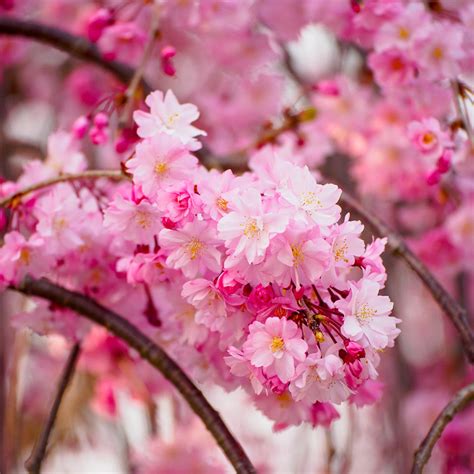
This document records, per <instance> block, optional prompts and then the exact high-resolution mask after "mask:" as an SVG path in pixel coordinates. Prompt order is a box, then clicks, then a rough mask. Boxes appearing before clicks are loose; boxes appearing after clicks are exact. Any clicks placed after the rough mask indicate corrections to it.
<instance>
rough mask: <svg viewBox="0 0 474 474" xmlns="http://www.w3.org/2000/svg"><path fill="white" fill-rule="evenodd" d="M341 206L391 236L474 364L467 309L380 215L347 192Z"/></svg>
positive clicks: (473, 341)
mask: <svg viewBox="0 0 474 474" xmlns="http://www.w3.org/2000/svg"><path fill="white" fill-rule="evenodd" d="M341 203H342V204H343V205H344V206H345V207H346V208H347V209H349V210H351V211H353V212H354V213H355V214H357V215H358V216H359V217H360V218H361V219H362V220H363V221H364V222H365V223H367V224H368V225H369V226H370V227H371V229H372V230H373V231H374V233H375V234H376V235H377V236H378V237H387V240H388V246H389V248H390V249H391V250H392V251H393V253H394V254H395V255H396V256H398V257H400V258H401V259H402V260H404V261H405V262H406V263H407V265H408V266H409V267H410V268H411V269H412V270H413V271H414V272H415V273H416V274H417V275H418V277H419V278H420V280H421V281H422V282H423V284H424V285H425V287H426V288H427V289H428V290H429V292H430V293H431V294H432V296H433V298H434V299H435V300H436V302H437V303H438V305H439V306H440V307H441V309H443V311H444V312H445V313H446V314H447V316H448V317H449V319H451V321H452V323H453V324H454V326H455V327H456V329H457V330H458V332H459V335H460V337H461V342H462V344H463V347H464V351H465V352H466V355H467V357H468V359H469V361H470V362H471V363H474V332H473V330H472V328H471V326H470V324H469V321H468V319H467V313H466V310H465V309H464V308H462V307H461V306H460V305H459V303H458V302H457V301H456V300H455V299H454V298H453V297H452V296H451V295H450V294H449V293H448V292H447V291H446V290H445V289H444V288H443V286H442V285H441V284H440V283H439V282H438V280H437V279H436V278H435V276H434V275H433V274H432V273H431V272H430V271H429V270H428V268H427V267H426V265H425V264H424V263H423V262H421V260H420V259H419V258H418V257H417V256H416V255H415V254H414V253H413V252H412V251H411V250H410V248H409V247H408V246H407V244H406V243H405V242H404V241H403V239H402V238H401V237H400V236H399V235H398V234H396V233H395V232H392V231H391V229H390V228H389V227H388V226H387V225H385V224H384V223H383V222H382V221H381V220H380V219H379V218H378V217H377V216H375V215H374V214H372V213H371V212H370V211H368V210H367V209H365V208H364V207H363V206H362V205H361V204H360V203H359V202H358V201H357V200H356V199H354V198H353V197H352V196H350V195H349V194H347V193H346V192H343V193H342V196H341Z"/></svg>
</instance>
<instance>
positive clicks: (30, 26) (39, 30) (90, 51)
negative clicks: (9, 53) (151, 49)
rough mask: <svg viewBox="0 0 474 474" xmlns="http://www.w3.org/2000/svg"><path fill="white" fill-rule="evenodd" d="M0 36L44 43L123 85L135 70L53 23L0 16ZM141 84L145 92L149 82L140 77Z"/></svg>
mask: <svg viewBox="0 0 474 474" xmlns="http://www.w3.org/2000/svg"><path fill="white" fill-rule="evenodd" d="M0 35H7V36H20V37H23V38H30V39H33V40H35V41H38V42H41V43H45V44H47V45H49V46H52V47H53V48H56V49H59V50H61V51H64V52H65V53H68V54H70V55H71V56H74V57H76V58H77V59H81V60H82V61H87V62H90V63H93V64H95V65H97V66H99V67H101V68H102V69H105V70H106V71H108V72H110V73H111V74H112V75H113V76H115V77H116V78H117V79H118V80H119V81H120V82H122V83H124V84H128V83H129V82H130V81H131V80H132V78H133V75H134V73H135V70H134V69H133V68H131V67H130V66H128V65H126V64H123V63H120V62H118V61H107V60H106V59H105V58H104V57H103V55H102V53H101V52H100V51H99V49H98V48H97V47H96V46H95V45H94V44H93V43H91V42H90V41H88V40H87V39H86V38H83V37H81V36H76V35H73V34H71V33H69V32H67V31H64V30H61V29H60V28H56V27H54V26H50V25H43V24H41V23H36V22H34V21H25V20H20V19H17V18H12V17H3V18H0ZM141 84H142V87H143V91H144V93H145V95H147V94H149V93H150V92H151V90H152V89H151V87H150V86H149V84H147V82H146V81H145V80H143V79H142V80H141Z"/></svg>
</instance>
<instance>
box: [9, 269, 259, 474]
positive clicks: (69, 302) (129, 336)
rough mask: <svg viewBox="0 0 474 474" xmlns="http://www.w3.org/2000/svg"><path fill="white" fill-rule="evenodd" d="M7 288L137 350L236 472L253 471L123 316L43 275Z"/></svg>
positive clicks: (194, 393) (175, 371)
mask: <svg viewBox="0 0 474 474" xmlns="http://www.w3.org/2000/svg"><path fill="white" fill-rule="evenodd" d="M10 288H11V289H13V290H16V291H18V292H20V293H23V294H25V295H30V296H38V297H41V298H44V299H46V300H48V301H50V302H52V303H54V304H57V305H58V306H61V307H65V308H69V309H71V310H73V311H76V312H77V313H78V314H80V315H82V316H84V317H86V318H87V319H89V320H91V321H93V322H94V323H96V324H99V325H101V326H103V327H105V328H106V329H107V330H108V331H110V332H111V333H112V334H114V335H115V336H117V337H118V338H120V339H122V340H123V341H124V342H126V343H127V344H128V345H129V346H130V347H131V348H133V349H135V350H137V351H138V353H139V354H140V355H141V357H142V358H143V359H145V360H147V361H148V362H149V363H150V364H151V365H153V366H154V367H155V368H157V369H158V370H159V371H160V372H161V373H162V374H163V376H164V377H165V378H166V379H167V380H168V381H169V382H170V383H172V384H173V385H174V387H175V388H176V389H177V390H178V391H179V392H180V393H181V395H182V396H183V398H184V399H185V400H186V401H187V402H188V404H189V405H190V407H191V408H192V409H193V410H194V412H195V413H196V414H197V415H198V416H199V417H200V418H201V420H202V421H203V422H204V424H205V425H206V427H207V429H208V430H209V431H210V433H211V434H212V435H213V436H214V439H215V440H216V442H217V443H218V444H219V446H220V447H221V448H222V450H223V451H224V453H225V455H226V456H227V459H228V460H229V461H230V462H231V464H232V465H233V466H234V468H235V470H236V472H238V473H242V474H244V473H245V474H247V473H255V472H256V471H255V468H254V467H253V465H252V463H251V462H250V460H249V458H248V457H247V455H246V453H245V451H244V450H243V448H242V446H241V445H240V443H239V442H238V441H237V440H236V439H235V438H234V437H233V435H232V434H231V432H230V431H229V429H228V428H227V426H226V425H225V423H224V422H223V420H222V418H221V417H220V415H219V413H218V412H217V411H216V410H214V408H213V407H212V406H211V405H210V404H209V402H208V401H207V400H206V398H205V397H204V395H203V394H202V392H201V391H200V390H199V389H198V388H197V387H196V386H195V385H194V384H193V382H192V381H191V380H190V379H189V377H188V376H187V375H186V374H185V372H184V371H183V370H182V369H181V368H180V367H179V365H178V364H177V363H176V362H175V361H174V360H173V359H171V358H170V357H169V356H168V354H166V352H165V351H163V349H161V347H159V346H158V345H157V344H156V343H154V342H153V341H152V340H151V339H150V338H149V337H147V336H146V335H145V334H143V333H142V332H141V331H140V330H139V329H137V328H136V327H135V326H133V325H132V324H131V323H130V322H128V321H127V320H126V319H125V318H123V317H122V316H119V315H118V314H116V313H114V312H112V311H110V310H108V309H107V308H105V307H104V306H102V305H100V304H99V303H97V302H96V301H95V300H93V299H92V298H88V297H86V296H84V295H82V294H81V293H77V292H73V291H69V290H67V289H65V288H63V287H61V286H58V285H56V284H54V283H52V282H50V281H49V280H48V279H46V278H41V279H35V278H32V277H31V276H29V275H27V276H26V277H25V278H24V279H23V280H22V281H21V282H20V283H19V284H18V285H17V286H11V287H10Z"/></svg>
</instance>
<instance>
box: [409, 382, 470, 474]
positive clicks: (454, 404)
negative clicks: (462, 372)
mask: <svg viewBox="0 0 474 474" xmlns="http://www.w3.org/2000/svg"><path fill="white" fill-rule="evenodd" d="M472 401H474V383H471V384H470V385H468V386H467V387H464V388H463V389H461V390H459V392H458V393H456V395H455V396H454V398H453V399H452V400H451V401H450V402H449V403H448V404H447V405H446V406H445V407H444V409H443V411H442V412H441V413H440V414H439V415H438V417H437V418H436V420H435V422H434V423H433V425H432V426H431V428H430V430H429V431H428V434H427V435H426V437H425V439H424V440H423V441H422V443H421V444H420V447H419V448H418V449H417V450H416V452H415V459H414V461H413V467H412V470H411V474H421V473H422V472H423V468H424V466H425V464H426V463H427V462H428V460H429V458H430V456H431V452H432V451H433V448H434V446H435V444H436V442H437V441H438V439H439V438H440V437H441V435H442V434H443V431H444V429H445V428H446V426H447V425H448V423H449V422H450V421H451V420H452V419H453V418H454V417H455V416H456V414H457V413H459V412H460V411H461V410H463V409H464V408H466V406H467V405H468V404H469V403H470V402H472Z"/></svg>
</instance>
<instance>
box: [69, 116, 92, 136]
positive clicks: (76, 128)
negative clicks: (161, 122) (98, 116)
mask: <svg viewBox="0 0 474 474" xmlns="http://www.w3.org/2000/svg"><path fill="white" fill-rule="evenodd" d="M89 125H90V120H89V119H88V118H87V117H86V116H84V115H81V116H80V117H78V118H77V119H76V120H75V121H74V123H73V124H72V134H73V135H74V138H77V139H78V140H81V139H82V138H84V136H85V135H86V132H87V129H88V128H89Z"/></svg>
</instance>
